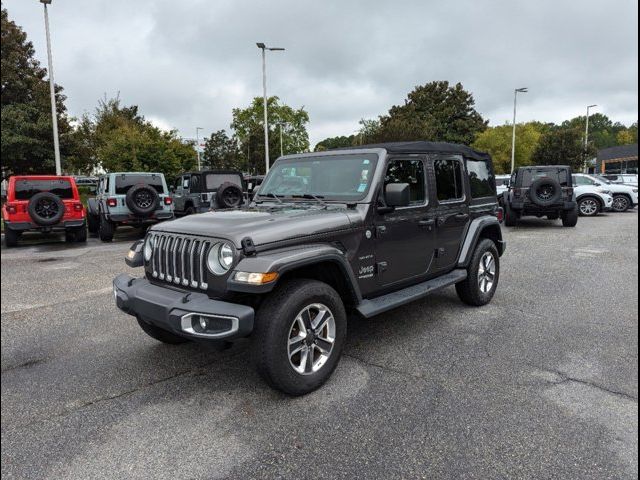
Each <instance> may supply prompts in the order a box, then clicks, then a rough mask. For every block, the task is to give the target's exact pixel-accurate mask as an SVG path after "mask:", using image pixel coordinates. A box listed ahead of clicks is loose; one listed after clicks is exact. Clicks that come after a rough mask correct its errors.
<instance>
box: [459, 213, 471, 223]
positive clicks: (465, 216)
mask: <svg viewBox="0 0 640 480" xmlns="http://www.w3.org/2000/svg"><path fill="white" fill-rule="evenodd" d="M468 218H469V214H467V213H459V214H457V215H456V220H458V221H459V222H464V221H465V220H467V219H468Z"/></svg>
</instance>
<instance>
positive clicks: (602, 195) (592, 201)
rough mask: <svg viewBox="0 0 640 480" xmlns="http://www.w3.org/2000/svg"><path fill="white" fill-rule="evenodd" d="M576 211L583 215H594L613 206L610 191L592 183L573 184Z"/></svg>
mask: <svg viewBox="0 0 640 480" xmlns="http://www.w3.org/2000/svg"><path fill="white" fill-rule="evenodd" d="M574 192H575V196H576V202H577V203H578V212H579V214H580V215H581V216H583V217H595V216H596V215H598V214H599V213H600V212H607V211H609V210H611V209H612V207H613V197H612V196H611V191H609V190H606V189H605V188H603V187H596V186H594V185H574Z"/></svg>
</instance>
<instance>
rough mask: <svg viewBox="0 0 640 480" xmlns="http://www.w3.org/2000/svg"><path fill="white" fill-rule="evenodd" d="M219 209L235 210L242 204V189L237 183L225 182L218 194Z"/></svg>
mask: <svg viewBox="0 0 640 480" xmlns="http://www.w3.org/2000/svg"><path fill="white" fill-rule="evenodd" d="M216 203H217V205H218V208H235V207H239V206H240V204H242V189H241V188H240V187H239V186H238V185H236V184H235V183H231V182H225V183H223V184H222V185H220V187H219V188H218V191H217V192H216Z"/></svg>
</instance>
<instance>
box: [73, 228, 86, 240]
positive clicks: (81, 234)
mask: <svg viewBox="0 0 640 480" xmlns="http://www.w3.org/2000/svg"><path fill="white" fill-rule="evenodd" d="M74 234H75V236H76V242H78V243H84V242H86V241H87V226H86V225H83V226H81V227H78V228H76V230H75V232H74Z"/></svg>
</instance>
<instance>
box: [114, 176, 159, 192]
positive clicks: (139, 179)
mask: <svg viewBox="0 0 640 480" xmlns="http://www.w3.org/2000/svg"><path fill="white" fill-rule="evenodd" d="M135 185H149V186H150V187H153V188H154V189H155V190H156V191H157V192H158V193H164V185H163V184H162V177H161V176H160V175H117V176H116V191H115V193H116V195H126V194H127V192H128V191H129V189H130V188H131V187H133V186H135Z"/></svg>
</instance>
